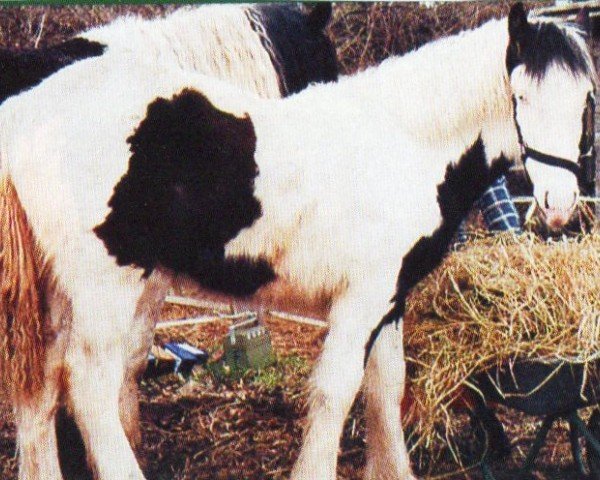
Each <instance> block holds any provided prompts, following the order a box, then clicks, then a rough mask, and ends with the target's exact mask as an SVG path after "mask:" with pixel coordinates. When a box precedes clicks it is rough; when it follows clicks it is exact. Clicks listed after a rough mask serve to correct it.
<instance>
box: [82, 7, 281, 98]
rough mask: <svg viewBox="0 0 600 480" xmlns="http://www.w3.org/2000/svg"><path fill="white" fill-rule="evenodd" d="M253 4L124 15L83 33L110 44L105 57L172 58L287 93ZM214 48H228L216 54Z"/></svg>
mask: <svg viewBox="0 0 600 480" xmlns="http://www.w3.org/2000/svg"><path fill="white" fill-rule="evenodd" d="M246 9H247V6H244V5H204V6H201V7H183V8H180V9H178V10H176V11H175V12H173V13H171V14H169V15H167V16H165V17H158V18H154V19H150V20H147V19H143V18H139V17H133V16H128V17H123V18H120V19H117V20H115V21H114V22H112V23H111V24H109V25H107V26H102V27H97V28H93V29H91V30H88V31H87V32H84V33H83V34H81V35H80V36H81V37H82V38H86V39H88V40H90V41H95V42H98V43H104V44H106V45H109V48H108V49H107V52H106V53H105V55H119V54H120V53H122V52H124V53H126V54H127V55H132V54H134V55H137V56H140V55H141V56H143V57H145V58H148V59H150V60H151V59H154V58H160V60H161V62H166V61H170V62H171V63H172V64H173V67H174V68H183V69H185V70H193V71H198V72H202V73H204V74H206V75H209V76H212V77H216V78H219V79H221V80H226V81H228V82H231V83H233V84H234V85H236V86H238V87H239V88H241V89H243V90H244V91H248V92H256V93H257V94H258V95H259V96H261V97H265V98H279V97H280V96H281V91H280V86H279V81H278V77H277V75H276V72H275V70H274V66H273V63H272V61H271V58H270V56H269V54H268V52H267V51H266V50H265V48H264V47H263V45H262V44H261V40H260V37H259V35H257V33H256V32H255V31H253V30H252V29H251V28H245V27H244V28H242V26H243V25H247V24H248V18H247V16H246V13H245V12H246ZM214 52H222V53H221V55H220V56H218V57H215V55H214Z"/></svg>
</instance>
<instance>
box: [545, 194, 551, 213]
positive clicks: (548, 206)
mask: <svg viewBox="0 0 600 480" xmlns="http://www.w3.org/2000/svg"><path fill="white" fill-rule="evenodd" d="M544 208H545V209H546V210H549V209H550V204H549V203H548V192H547V191H546V193H545V194H544Z"/></svg>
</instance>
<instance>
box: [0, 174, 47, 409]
mask: <svg viewBox="0 0 600 480" xmlns="http://www.w3.org/2000/svg"><path fill="white" fill-rule="evenodd" d="M44 265H45V262H44V259H43V255H42V252H41V250H40V248H39V246H38V245H37V242H36V240H35V238H34V235H33V231H32V229H31V227H30V225H29V222H28V221H27V215H26V214H25V211H24V210H23V207H22V205H21V202H20V200H19V197H18V195H17V191H16V190H15V187H14V185H13V184H12V182H11V180H10V178H8V177H7V176H5V177H3V178H0V379H2V383H3V384H4V386H5V387H6V389H7V392H8V393H9V395H10V396H11V397H12V398H13V400H15V401H19V402H21V401H27V400H28V399H31V398H32V397H34V396H35V395H36V393H38V392H39V390H40V389H41V386H42V384H43V381H44V360H45V353H46V348H45V347H46V332H45V322H44V319H45V318H46V315H45V312H44V291H43V286H44V283H45V282H44V276H45V272H44V270H45V267H44Z"/></svg>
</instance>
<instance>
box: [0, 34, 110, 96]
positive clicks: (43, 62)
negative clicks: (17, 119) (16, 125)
mask: <svg viewBox="0 0 600 480" xmlns="http://www.w3.org/2000/svg"><path fill="white" fill-rule="evenodd" d="M105 48H106V47H105V45H102V44H101V43H98V42H91V41H89V40H86V39H84V38H74V39H72V40H68V41H66V42H63V43H61V44H59V45H55V46H52V47H46V48H40V49H31V50H13V49H4V50H0V103H2V102H4V100H6V99H7V98H8V97H11V96H13V95H17V94H18V93H21V92H23V91H24V90H27V89H29V88H31V87H33V86H35V85H38V84H39V83H41V82H42V80H44V79H45V78H47V77H49V76H50V75H52V74H53V73H55V72H57V71H58V70H60V69H62V68H64V67H66V66H67V65H70V64H72V63H75V62H77V61H79V60H83V59H85V58H89V57H98V56H100V55H102V54H103V53H104V50H105Z"/></svg>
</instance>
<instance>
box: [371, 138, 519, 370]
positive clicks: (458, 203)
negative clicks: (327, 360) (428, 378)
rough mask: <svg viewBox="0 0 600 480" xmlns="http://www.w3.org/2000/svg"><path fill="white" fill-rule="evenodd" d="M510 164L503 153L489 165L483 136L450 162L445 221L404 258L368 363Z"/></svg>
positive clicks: (442, 195)
mask: <svg viewBox="0 0 600 480" xmlns="http://www.w3.org/2000/svg"><path fill="white" fill-rule="evenodd" d="M509 165H510V162H509V161H508V160H507V159H506V158H505V157H504V156H502V157H500V158H499V159H497V160H494V161H493V162H492V166H491V167H490V166H488V164H487V157H486V154H485V148H484V145H483V141H482V140H481V137H480V138H478V139H477V141H476V142H475V143H474V144H473V145H472V146H471V147H470V148H469V149H468V150H467V151H466V152H465V153H464V154H463V155H462V157H461V158H460V160H459V161H458V162H457V163H456V164H450V165H448V167H447V168H446V175H445V178H444V181H443V182H442V183H441V184H439V185H438V187H437V190H438V198H437V201H438V204H439V207H440V213H441V216H442V222H441V224H440V226H439V227H438V228H437V229H436V230H435V231H434V232H433V233H432V234H431V235H429V236H426V237H421V238H420V239H419V240H418V241H417V242H416V243H415V244H414V245H413V247H412V248H411V249H410V251H409V252H408V253H407V254H406V255H405V256H404V258H403V259H402V267H401V268H400V273H399V274H398V280H397V284H396V294H395V295H394V297H393V298H392V302H394V305H393V307H392V309H391V310H390V311H389V312H388V313H387V314H386V315H385V316H384V317H383V319H382V320H381V321H380V323H379V325H377V327H376V328H375V329H374V330H373V332H372V333H371V336H370V338H369V340H368V342H367V344H366V347H365V349H366V354H365V365H366V362H367V360H368V357H369V353H370V351H371V348H372V347H373V345H374V343H375V340H376V339H377V336H378V335H379V332H380V331H381V329H382V328H383V327H384V326H386V325H388V324H390V323H393V322H398V321H399V320H400V318H401V317H402V316H403V315H404V308H405V302H406V297H407V296H408V294H409V292H410V290H411V289H412V288H413V287H414V286H415V285H416V284H417V283H419V282H420V281H421V280H422V279H423V278H425V277H426V276H427V275H428V274H429V273H431V272H432V271H433V269H435V268H436V267H437V266H438V265H439V264H440V263H441V261H442V260H443V258H444V257H445V256H446V253H447V251H448V247H449V245H450V242H451V241H452V238H453V237H454V235H455V234H456V231H457V229H458V227H459V225H460V223H461V222H462V221H463V219H464V218H465V217H466V215H467V214H468V213H469V211H470V210H471V208H472V207H473V204H474V203H475V201H476V200H477V199H478V198H479V197H480V196H481V195H482V194H483V192H485V190H486V189H487V188H488V187H489V186H490V184H491V183H492V182H493V181H494V180H495V179H497V178H498V177H500V176H501V175H503V174H504V173H506V172H507V171H508V167H509Z"/></svg>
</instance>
